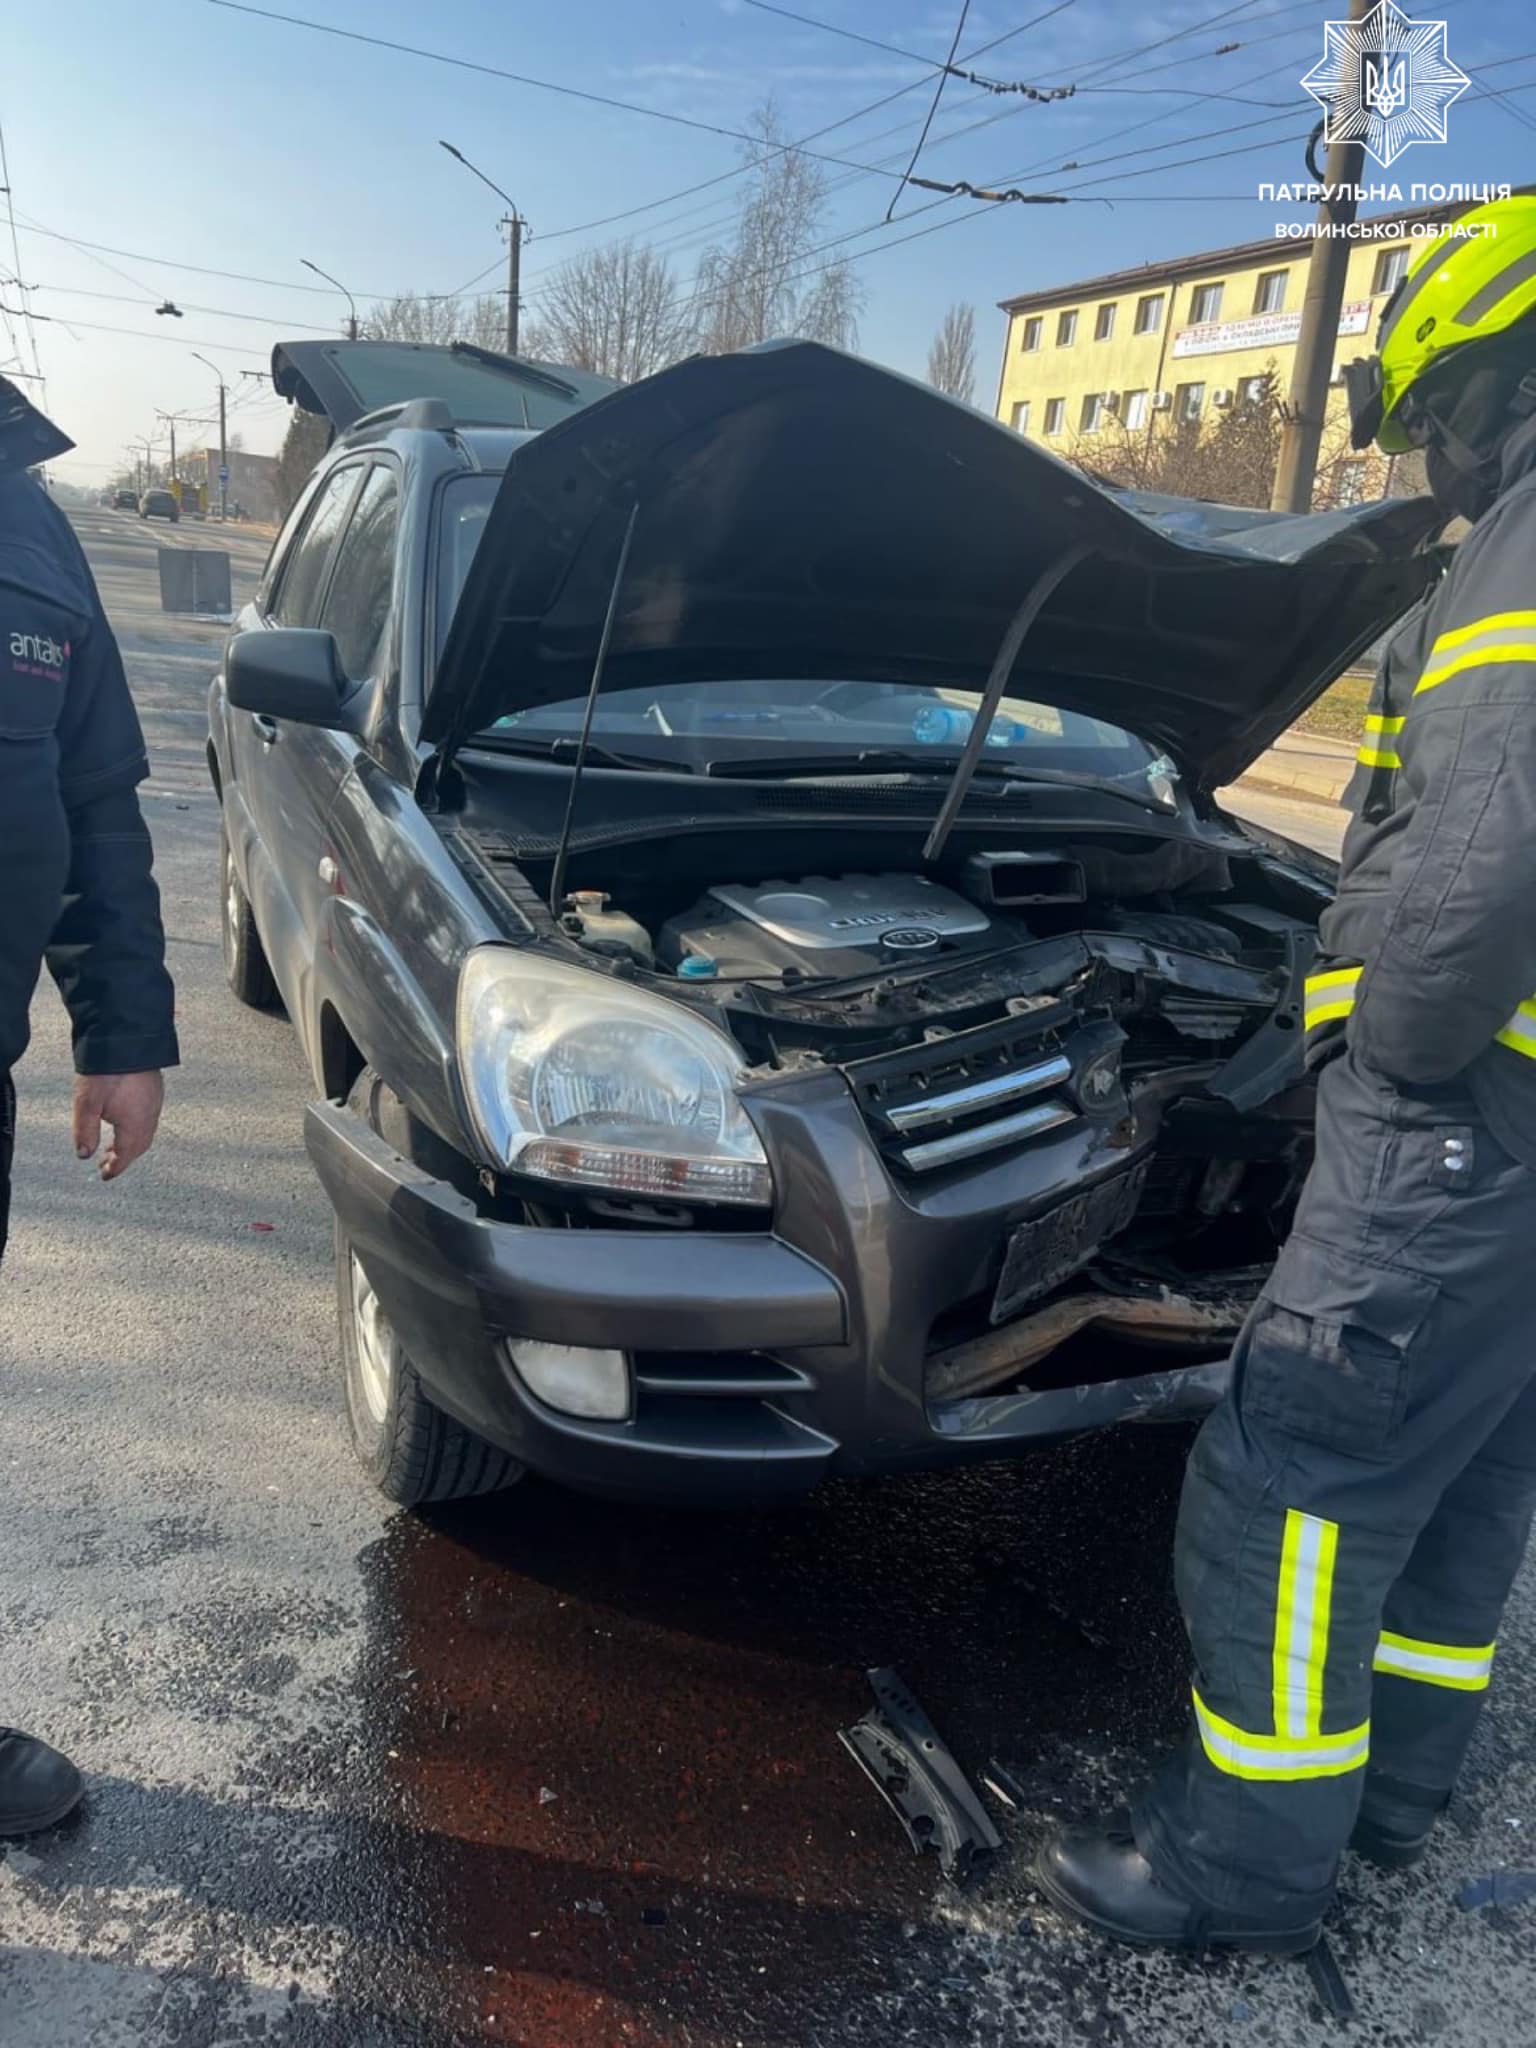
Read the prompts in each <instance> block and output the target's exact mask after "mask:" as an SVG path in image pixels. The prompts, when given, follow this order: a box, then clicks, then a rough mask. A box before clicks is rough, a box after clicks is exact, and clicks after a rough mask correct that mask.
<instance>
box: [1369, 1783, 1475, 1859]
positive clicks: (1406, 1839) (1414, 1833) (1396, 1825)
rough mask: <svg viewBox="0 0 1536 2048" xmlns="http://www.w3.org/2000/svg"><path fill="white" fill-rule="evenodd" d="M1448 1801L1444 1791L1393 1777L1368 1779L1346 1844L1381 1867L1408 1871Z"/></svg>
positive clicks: (1422, 1852) (1427, 1845) (1425, 1844)
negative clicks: (1358, 1811)
mask: <svg viewBox="0 0 1536 2048" xmlns="http://www.w3.org/2000/svg"><path fill="white" fill-rule="evenodd" d="M1449 1804H1450V1794H1449V1793H1448V1792H1447V1793H1436V1792H1431V1791H1428V1790H1427V1789H1426V1788H1425V1787H1423V1786H1421V1785H1409V1784H1406V1783H1405V1782H1403V1780H1401V1779H1395V1778H1383V1779H1378V1780H1377V1781H1376V1782H1374V1783H1371V1782H1369V1781H1368V1782H1367V1785H1366V1796H1365V1798H1364V1800H1363V1801H1362V1802H1361V1806H1360V1815H1359V1818H1358V1819H1357V1820H1356V1822H1355V1831H1354V1833H1353V1834H1352V1835H1351V1836H1350V1838H1349V1846H1350V1847H1351V1849H1353V1850H1354V1852H1355V1854H1356V1855H1357V1856H1363V1857H1364V1858H1365V1859H1366V1861H1367V1862H1368V1863H1377V1864H1380V1866H1381V1868H1382V1869H1383V1870H1408V1869H1410V1868H1411V1867H1412V1866H1413V1865H1414V1864H1415V1863H1417V1862H1418V1861H1419V1859H1420V1857H1421V1856H1422V1855H1423V1854H1424V1851H1425V1850H1426V1849H1427V1848H1428V1847H1429V1838H1430V1836H1431V1835H1432V1834H1433V1833H1434V1831H1435V1822H1436V1821H1437V1820H1438V1819H1439V1818H1440V1816H1441V1814H1442V1813H1444V1811H1445V1809H1446V1807H1447V1806H1448V1805H1449Z"/></svg>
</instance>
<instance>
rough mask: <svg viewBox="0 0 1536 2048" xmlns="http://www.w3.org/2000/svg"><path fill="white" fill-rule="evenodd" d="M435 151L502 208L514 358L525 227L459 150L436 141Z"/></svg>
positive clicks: (513, 205)
mask: <svg viewBox="0 0 1536 2048" xmlns="http://www.w3.org/2000/svg"><path fill="white" fill-rule="evenodd" d="M437 146H438V148H439V149H446V150H447V152H448V154H449V155H450V156H451V157H452V158H453V159H454V161H455V162H456V163H461V164H462V165H463V166H464V168H465V170H466V171H468V172H469V173H470V174H471V176H473V177H476V178H478V179H479V180H480V182H481V184H482V185H488V186H489V187H490V189H491V190H492V191H493V192H494V193H495V194H496V197H497V198H498V199H500V200H501V201H502V202H503V203H504V204H505V206H506V209H507V210H506V212H505V213H504V214H503V215H502V217H501V219H500V220H499V221H498V222H497V223H496V225H497V226H498V227H503V228H505V229H506V230H507V354H508V355H509V356H515V355H516V354H517V332H518V318H519V315H520V313H521V311H522V268H523V237H524V236H525V235H526V234H527V232H528V223H527V221H525V220H524V219H523V217H522V215H521V214H520V213H519V212H518V210H517V201H516V200H515V199H513V198H512V197H511V196H510V194H508V193H506V192H503V191H502V189H501V187H500V186H499V185H498V184H497V183H496V181H495V179H494V178H488V177H487V176H486V175H485V173H484V171H482V170H481V169H480V167H479V165H478V164H472V163H471V162H470V160H469V158H468V157H467V156H466V155H465V154H464V152H463V150H462V149H455V148H454V146H453V144H452V143H451V142H443V141H441V140H439V142H438V145H437Z"/></svg>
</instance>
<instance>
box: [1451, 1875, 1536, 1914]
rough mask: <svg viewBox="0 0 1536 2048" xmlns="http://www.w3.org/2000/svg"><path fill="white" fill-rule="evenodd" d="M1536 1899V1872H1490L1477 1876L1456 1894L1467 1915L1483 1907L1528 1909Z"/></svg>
mask: <svg viewBox="0 0 1536 2048" xmlns="http://www.w3.org/2000/svg"><path fill="white" fill-rule="evenodd" d="M1532 1899H1536V1870H1490V1871H1489V1872H1488V1874H1487V1876H1486V1877H1474V1878H1473V1879H1471V1881H1470V1882H1469V1883H1467V1884H1464V1885H1463V1886H1462V1888H1461V1890H1460V1891H1459V1892H1458V1893H1457V1894H1456V1903H1457V1905H1458V1906H1460V1908H1461V1910H1462V1911H1463V1913H1473V1912H1476V1910H1477V1908H1478V1907H1479V1906H1525V1905H1529V1904H1530V1902H1531V1900H1532Z"/></svg>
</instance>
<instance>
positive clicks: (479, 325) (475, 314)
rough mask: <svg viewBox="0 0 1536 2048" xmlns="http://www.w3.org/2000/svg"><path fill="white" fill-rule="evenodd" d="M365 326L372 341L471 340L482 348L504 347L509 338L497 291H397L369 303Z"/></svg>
mask: <svg viewBox="0 0 1536 2048" xmlns="http://www.w3.org/2000/svg"><path fill="white" fill-rule="evenodd" d="M362 326H363V333H364V335H365V336H366V338H367V339H368V340H369V341H426V342H436V343H438V344H439V345H440V346H443V345H446V344H447V343H448V342H450V341H472V342H474V343H475V344H476V345H477V346H478V347H480V348H502V347H504V346H505V343H506V338H507V308H506V300H505V299H504V298H502V297H500V296H499V295H498V294H497V293H495V292H486V293H484V294H483V295H482V296H481V297H479V298H475V299H457V298H436V297H431V296H428V295H427V294H424V293H422V292H398V293H396V295H395V297H394V298H392V299H380V300H378V301H377V303H376V304H375V305H373V306H370V308H369V309H368V314H367V317H366V318H365V319H364V321H363V323H362Z"/></svg>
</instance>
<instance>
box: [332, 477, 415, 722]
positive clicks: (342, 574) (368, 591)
mask: <svg viewBox="0 0 1536 2048" xmlns="http://www.w3.org/2000/svg"><path fill="white" fill-rule="evenodd" d="M399 524H400V488H399V485H398V484H397V482H396V481H395V473H394V471H393V469H391V468H389V467H388V466H387V465H386V464H384V463H379V464H377V465H376V466H375V467H374V468H373V469H371V470H370V471H369V472H368V481H367V482H366V483H365V484H364V485H363V488H362V490H361V491H360V492H359V493H358V499H357V504H356V507H355V508H354V510H353V513H352V517H351V520H350V521H349V523H348V526H347V530H346V533H345V535H344V536H343V538H342V543H341V548H340V551H339V552H338V554H337V556H336V568H335V572H334V573H333V575H332V577H331V587H330V590H329V592H328V593H327V595H326V599H325V606H324V609H323V610H322V612H321V614H320V624H321V625H322V626H324V627H326V628H328V629H329V631H330V632H332V633H333V634H334V635H335V636H336V647H337V652H338V653H339V654H340V656H341V666H342V669H343V670H344V672H345V673H346V674H347V675H349V676H350V677H351V678H352V680H353V681H354V682H361V681H362V680H363V678H364V677H365V676H371V675H373V674H375V673H376V670H377V665H378V654H379V646H380V643H381V642H382V640H383V638H384V629H385V626H386V625H387V624H388V621H389V606H390V599H391V597H392V596H393V595H394V587H395V534H396V531H397V530H398V527H399Z"/></svg>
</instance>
